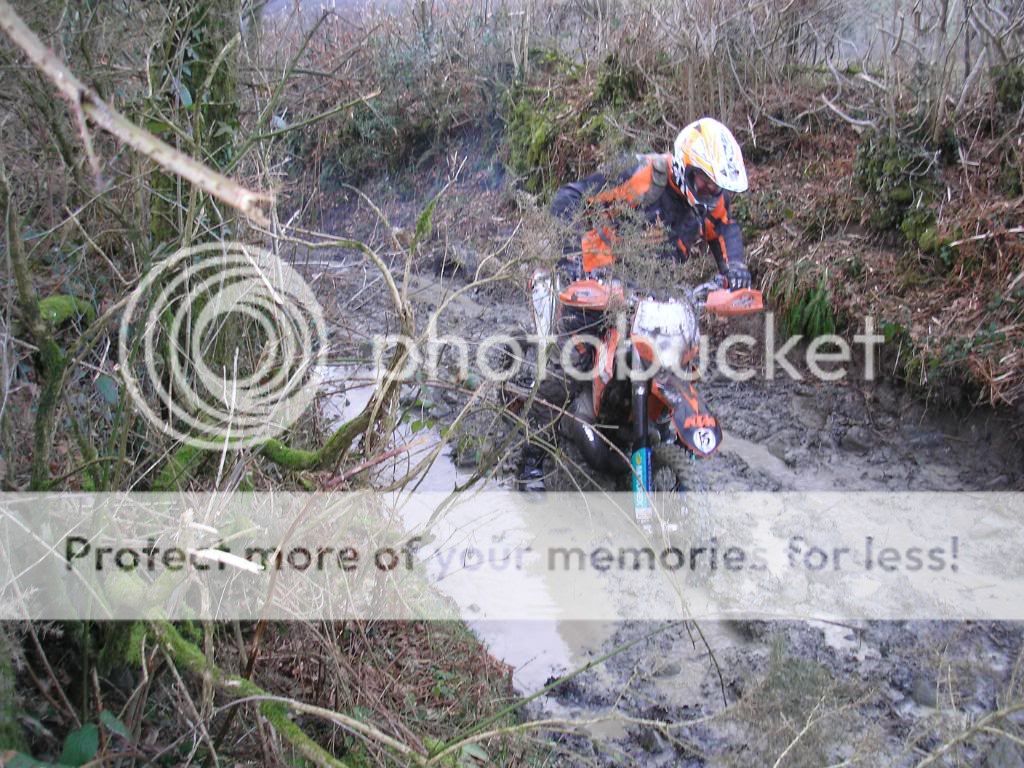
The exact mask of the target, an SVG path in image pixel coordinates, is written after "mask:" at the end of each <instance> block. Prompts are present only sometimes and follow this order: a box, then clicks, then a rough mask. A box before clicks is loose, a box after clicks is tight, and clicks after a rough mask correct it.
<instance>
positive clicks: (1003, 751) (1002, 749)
mask: <svg viewBox="0 0 1024 768" xmlns="http://www.w3.org/2000/svg"><path fill="white" fill-rule="evenodd" d="M983 766H984V768H1024V758H1022V757H1021V754H1020V749H1018V748H1017V746H1016V745H1014V744H1013V742H1011V741H1010V740H1009V739H1000V740H999V741H997V742H996V743H995V746H994V747H992V751H991V752H989V753H988V755H986V757H985V762H984V763H983Z"/></svg>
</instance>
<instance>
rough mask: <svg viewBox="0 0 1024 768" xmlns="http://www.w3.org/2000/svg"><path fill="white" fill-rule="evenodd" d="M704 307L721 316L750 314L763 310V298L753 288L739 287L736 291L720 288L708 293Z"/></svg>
mask: <svg viewBox="0 0 1024 768" xmlns="http://www.w3.org/2000/svg"><path fill="white" fill-rule="evenodd" d="M704 309H705V310H706V311H708V312H711V313H712V314H715V315H720V316H722V317H737V316H739V315H752V314H754V313H756V312H762V311H763V310H764V299H763V297H762V296H761V292H760V291H758V290H755V289H753V288H741V289H739V290H738V291H730V290H729V289H728V288H722V289H720V290H717V291H711V293H709V294H708V298H707V300H706V301H705V302H704Z"/></svg>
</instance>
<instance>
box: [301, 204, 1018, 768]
mask: <svg viewBox="0 0 1024 768" xmlns="http://www.w3.org/2000/svg"><path fill="white" fill-rule="evenodd" d="M389 202H390V205H391V207H390V208H389V211H390V212H392V213H393V214H394V216H393V219H392V223H393V224H394V225H395V227H396V228H397V229H398V230H399V231H402V230H403V229H408V228H409V227H411V226H412V224H413V223H414V221H415V214H416V208H415V207H414V205H413V204H412V203H404V204H403V203H402V202H401V201H400V200H398V199H392V200H391V201H389ZM477 204H478V205H483V206H484V207H487V206H488V204H490V206H491V207H490V211H491V213H492V215H491V216H490V223H491V224H493V226H494V228H495V229H494V231H492V232H490V233H489V234H488V235H487V237H490V238H492V239H493V241H494V242H495V243H498V242H500V240H501V238H502V237H505V236H507V235H508V232H509V231H511V230H512V228H513V226H514V220H513V218H512V217H504V216H503V215H502V214H501V210H502V209H501V207H500V206H499V205H497V204H496V199H495V198H493V197H492V198H486V196H485V197H484V199H483V200H482V201H480V200H478V201H477ZM353 213H354V211H353V208H352V206H351V205H347V206H343V207H342V208H341V209H339V210H338V211H335V212H334V213H333V214H330V215H329V216H328V219H329V220H333V221H334V222H335V225H336V226H338V227H340V226H341V224H342V222H347V223H350V222H351V221H352V220H353V218H355V219H358V215H356V216H355V217H353ZM468 219H469V220H474V219H473V217H472V216H470V217H468ZM373 231H375V230H374V227H373V226H372V225H368V227H367V230H366V232H367V234H368V235H371V234H372V233H373ZM495 247H496V246H495ZM484 253H486V249H485V246H484V245H481V243H480V241H479V240H477V242H476V243H475V244H467V243H461V244H459V245H458V246H457V247H456V246H455V245H453V244H452V242H451V241H449V240H447V239H446V240H445V242H444V243H443V244H438V245H436V246H434V247H432V248H431V249H428V250H427V251H426V252H424V253H420V254H417V258H416V260H415V262H414V264H413V270H412V274H411V276H410V280H409V297H410V301H411V303H412V305H413V307H414V309H415V313H416V316H417V318H418V319H419V322H420V323H421V324H422V323H424V322H425V321H426V319H427V318H429V317H430V316H431V314H432V313H434V312H435V311H437V309H438V308H439V307H442V306H445V304H446V302H450V303H448V304H447V305H446V308H445V309H444V311H443V312H442V313H441V314H440V316H439V317H438V330H439V331H440V332H441V333H442V334H445V335H452V336H461V337H465V338H467V339H469V340H471V341H472V342H473V343H479V341H481V340H482V339H484V338H485V337H486V336H488V335H490V334H493V333H495V332H501V331H506V330H508V329H509V328H510V327H515V326H520V327H523V328H528V327H529V314H528V311H527V309H526V307H527V300H526V295H525V292H524V291H523V289H522V285H523V283H524V282H525V277H526V273H525V269H521V270H520V274H519V276H518V280H517V279H509V280H505V281H502V282H500V283H497V284H490V285H486V286H472V285H470V277H471V276H472V275H473V274H474V273H476V270H477V268H478V267H479V264H480V262H481V261H482V260H483V259H484V258H485V257H484V255H483V254H484ZM706 266H707V265H706ZM314 272H315V274H316V275H317V277H318V280H319V281H320V282H321V284H322V285H321V288H322V289H323V290H326V291H328V292H329V293H330V294H331V295H332V296H334V297H335V298H336V302H335V303H333V305H332V307H331V309H330V312H331V315H332V319H331V323H332V330H333V333H334V341H335V344H336V348H337V350H339V354H338V356H339V357H342V358H346V359H355V360H362V361H364V362H365V361H366V359H367V353H368V350H369V346H370V344H371V341H372V337H373V336H374V335H375V334H381V333H388V332H393V331H394V329H395V323H394V319H393V317H392V316H391V314H390V313H389V311H388V307H389V303H388V302H389V300H388V298H387V295H386V293H385V291H384V289H383V286H382V285H381V284H380V282H379V277H378V276H375V274H374V271H373V269H372V268H367V267H366V265H365V264H364V263H363V262H362V260H361V259H359V258H358V257H356V256H354V255H353V254H347V253H342V252H339V253H332V254H328V255H327V258H325V260H324V262H323V263H322V265H320V266H319V267H317V268H316V269H315V270H314ZM394 272H395V275H396V277H398V276H400V275H401V273H402V261H401V260H400V259H399V258H397V257H396V258H395V260H394ZM705 331H706V332H707V333H708V334H709V335H710V336H711V337H712V340H713V341H712V349H714V342H715V341H718V340H720V339H721V338H722V337H723V335H724V334H725V333H727V332H739V333H749V334H751V335H752V336H754V337H755V338H756V339H758V340H759V341H760V340H763V337H764V324H763V321H762V320H760V319H748V320H743V321H740V322H738V323H733V324H732V325H730V326H727V325H725V324H720V323H707V324H706V327H705ZM777 338H778V336H777ZM781 343H782V342H781V340H780V341H778V342H777V344H776V345H777V346H778V345H781ZM800 351H801V350H800V348H798V349H797V350H796V352H795V353H794V354H793V355H791V358H792V359H797V358H799V357H800ZM886 359H887V358H886V357H885V355H884V354H883V355H882V356H881V360H882V361H883V365H882V366H880V369H879V370H878V371H877V376H876V378H875V379H874V380H873V381H866V380H864V378H863V376H850V377H848V378H847V379H846V380H844V381H839V382H822V381H817V380H815V379H813V378H812V377H810V376H809V375H808V374H807V370H806V368H804V367H800V366H798V371H799V373H800V374H801V375H802V380H793V379H792V378H790V377H789V376H787V375H786V374H785V373H781V372H777V375H776V376H775V378H773V379H766V378H765V377H764V376H760V375H757V376H754V377H753V378H752V379H751V380H749V381H745V382H734V381H729V380H728V379H726V378H725V377H724V376H722V375H721V374H720V373H719V372H718V371H717V369H716V366H715V363H714V360H713V358H712V362H711V365H710V368H709V371H708V374H707V375H706V376H705V378H704V380H703V382H702V384H701V386H702V388H703V391H704V393H705V394H706V396H707V398H708V400H709V403H710V405H711V407H712V409H713V410H714V412H715V413H716V414H717V416H718V417H719V418H720V420H721V421H722V423H723V425H724V431H725V438H724V442H723V445H722V449H721V451H720V453H719V454H718V455H717V456H715V457H714V458H713V459H712V460H709V461H707V462H702V463H700V465H699V473H698V476H699V478H700V482H701V484H702V487H703V488H705V489H707V490H709V491H712V492H714V491H720V490H739V491H742V490H751V491H778V490H860V491H879V490H882V491H908V490H910V491H917V490H930V491H1011V490H1013V491H1019V490H1024V454H1022V447H1021V445H1020V444H1019V443H1018V442H1016V441H1015V439H1014V433H1013V425H1012V423H1011V422H1010V419H1009V417H1008V416H1006V415H1005V414H1003V413H999V412H996V411H993V410H991V409H988V408H983V407H980V408H975V409H968V408H963V409H950V408H946V407H943V408H939V407H934V406H930V405H928V404H927V403H922V402H921V401H920V400H918V399H917V398H916V397H915V396H914V395H913V394H912V393H910V392H908V391H907V390H905V389H903V388H901V387H900V386H898V385H897V384H895V383H893V382H891V381H890V380H888V377H887V373H888V370H887V369H886V368H885V365H886V362H885V361H886ZM732 362H734V363H736V362H741V363H746V364H747V365H748V366H749V367H751V368H753V369H754V370H756V371H760V370H763V367H764V353H763V352H756V351H755V352H752V353H747V356H746V358H745V359H744V360H740V361H737V360H732ZM854 367H855V366H851V368H854ZM466 384H467V382H465V381H462V382H460V381H456V380H454V379H453V380H452V381H450V382H449V384H448V385H444V386H438V385H431V383H430V382H423V383H421V384H419V385H417V386H410V387H407V388H406V389H405V391H404V392H403V399H402V402H403V406H404V408H405V409H406V412H407V413H411V414H412V416H411V419H410V420H409V421H407V424H410V423H414V422H419V428H420V434H421V435H422V434H433V435H436V434H440V432H441V431H442V430H447V429H448V428H450V427H451V425H452V422H453V419H454V418H455V417H456V415H457V414H458V413H459V412H460V409H461V408H462V407H463V406H465V404H466V403H467V402H468V400H469V398H470V397H471V396H472V391H471V390H472V387H471V386H465V385H466ZM490 402H491V403H492V404H493V399H492V400H491V401H490ZM424 429H425V430H427V431H426V432H425V433H424V432H422V430H424ZM514 432H515V430H514V429H513V428H511V427H510V425H509V424H508V422H507V421H503V420H502V419H501V418H500V416H498V415H496V414H495V409H494V408H493V407H491V408H481V409H480V410H479V412H475V413H472V414H470V415H469V416H468V417H467V418H466V419H465V420H464V421H463V422H462V423H461V424H460V426H459V427H458V428H456V429H454V430H452V432H450V433H448V434H447V435H446V437H447V439H448V441H449V446H448V448H447V449H446V451H445V457H444V458H443V459H442V460H440V461H439V462H438V463H437V464H436V465H435V467H434V468H433V469H432V470H431V471H430V472H429V473H428V475H427V477H426V478H425V480H424V485H423V487H426V488H431V489H436V490H442V489H444V490H447V489H451V488H453V487H454V486H455V485H457V484H459V483H461V482H464V481H466V480H467V479H468V478H470V477H471V476H472V474H473V473H474V472H475V471H476V470H477V469H478V468H479V467H480V464H481V462H484V463H487V462H490V461H493V462H494V464H495V466H494V467H493V468H492V469H491V470H489V471H488V472H487V476H488V479H487V480H486V482H490V483H494V484H506V485H507V484H508V483H509V472H510V471H511V470H513V469H514V467H515V464H516V462H517V459H518V455H519V448H520V447H519V445H518V444H516V443H515V441H513V442H512V443H511V444H508V445H506V444H505V443H504V442H503V440H504V439H505V438H507V437H508V436H509V435H511V434H513V433H514ZM406 434H407V436H411V431H408V430H407V432H406ZM495 446H499V447H502V451H503V452H502V453H500V455H497V456H495V455H493V453H489V452H488V451H489V449H491V450H493V449H494V447H495ZM456 464H457V465H458V467H456V466H455V465H456ZM937 514H941V512H940V511H937ZM467 615H468V616H471V613H468V614H467ZM468 623H469V625H470V626H471V628H472V629H473V631H474V632H475V633H476V635H477V637H479V638H480V640H481V641H482V642H483V643H484V644H485V645H486V646H487V647H488V648H489V649H490V650H491V652H492V654H493V655H495V656H496V657H497V658H499V659H501V660H503V661H504V662H506V663H508V664H509V665H510V666H511V667H512V668H513V669H514V673H513V680H514V683H515V685H516V687H517V689H518V690H519V691H520V692H521V693H523V694H524V695H529V694H531V693H533V692H535V691H537V690H539V689H541V688H543V687H544V686H545V685H547V684H550V683H552V682H554V681H555V680H557V679H558V678H559V677H560V676H562V675H565V674H566V673H570V672H572V671H574V670H578V669H581V668H583V667H584V666H586V665H587V664H589V663H591V662H593V661H594V660H595V659H600V658H603V657H605V656H608V655H609V654H610V656H609V657H608V658H607V659H606V660H604V661H603V662H602V663H600V664H598V665H596V666H594V667H593V668H591V669H587V670H586V671H584V672H582V673H581V674H579V675H577V676H575V677H573V678H572V679H571V680H569V681H567V682H565V683H563V684H562V685H559V686H557V687H555V688H554V689H553V690H551V691H550V692H548V693H547V694H546V695H544V696H542V697H540V698H538V699H536V700H535V701H533V702H532V703H531V704H530V705H529V707H528V711H529V713H530V715H531V716H533V717H537V718H540V717H551V716H555V717H562V718H565V719H566V720H567V721H569V722H570V723H578V724H585V725H582V726H581V728H580V732H579V734H568V735H566V734H553V735H552V736H551V743H552V744H553V745H554V747H555V749H556V750H557V752H558V753H559V754H560V756H561V757H560V758H559V759H560V761H561V762H560V764H566V765H583V764H602V765H623V764H635V765H651V766H660V765H761V764H766V765H771V764H773V763H774V762H775V760H776V759H777V758H778V757H779V755H781V754H782V753H783V752H784V751H785V750H786V749H787V748H788V749H790V751H789V752H788V753H787V755H788V757H787V759H786V761H785V762H784V763H783V764H789V765H826V764H848V765H859V764H863V765H914V764H916V763H917V762H918V761H919V760H920V759H921V756H922V755H924V754H926V753H927V752H929V751H932V750H934V749H936V748H937V747H939V746H941V745H942V744H943V743H944V742H945V741H947V740H949V739H952V738H953V737H954V736H955V735H956V734H957V733H959V730H960V729H962V727H963V724H964V720H963V718H964V717H965V716H977V715H979V714H983V713H988V712H992V711H995V710H996V709H997V708H998V707H999V706H1003V705H1005V703H1006V702H1007V701H1010V700H1013V699H1014V697H1015V696H1017V694H1018V693H1019V692H1018V691H1017V686H1018V684H1019V683H1018V679H1017V678H1018V677H1019V675H1015V669H1016V668H1017V664H1018V659H1019V656H1020V654H1021V649H1022V639H1024V629H1022V628H1021V627H1019V626H1016V625H1008V624H994V623H940V622H913V623H910V622H860V623H855V624H834V623H831V624H830V623H825V622H816V621H802V622H798V621H793V622H745V623H724V622H720V623H708V624H706V625H705V624H701V625H700V626H699V627H697V626H694V625H692V624H686V625H666V624H649V623H637V622H631V623H623V622H620V623H592V622H550V621H547V622H519V623H496V622H474V621H472V620H470V621H469V622H468ZM623 646H628V648H625V649H622V647H623ZM665 723H672V724H674V725H673V726H672V727H671V728H667V727H664V725H663V724H665ZM808 723H810V724H811V725H810V726H809V727H807V730H806V732H804V728H805V726H807V724H808ZM802 732H803V735H801V733H802ZM798 737H799V738H798ZM976 744H977V745H980V746H971V747H965V746H964V747H958V749H959V750H960V752H959V753H958V759H960V760H961V761H962V762H963V763H964V764H972V765H987V766H997V765H1009V766H1014V765H1019V764H1024V751H1022V750H1020V749H1019V748H1018V747H1017V746H1016V745H1015V744H1013V743H1012V742H1011V741H1008V740H1006V739H999V738H995V737H993V736H986V737H985V738H983V739H980V740H976ZM791 745H793V746H791ZM844 761H848V762H846V763H844Z"/></svg>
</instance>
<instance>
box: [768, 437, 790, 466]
mask: <svg viewBox="0 0 1024 768" xmlns="http://www.w3.org/2000/svg"><path fill="white" fill-rule="evenodd" d="M767 448H768V453H770V454H771V455H772V456H774V457H775V458H776V459H778V460H779V461H785V460H786V452H787V451H788V450H789V446H788V444H787V441H786V439H785V438H784V437H782V436H779V437H776V438H775V439H774V440H771V441H769V442H768V445H767Z"/></svg>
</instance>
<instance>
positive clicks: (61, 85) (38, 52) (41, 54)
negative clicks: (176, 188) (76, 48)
mask: <svg viewBox="0 0 1024 768" xmlns="http://www.w3.org/2000/svg"><path fill="white" fill-rule="evenodd" d="M0 29H3V31H4V32H5V33H6V34H7V36H8V37H9V38H11V41H12V42H13V43H14V44H15V45H16V46H18V48H20V49H21V50H22V51H23V52H24V53H25V55H26V56H28V58H29V61H31V62H32V63H33V64H34V65H35V66H36V68H37V69H39V70H40V71H41V72H42V73H43V74H44V75H45V76H46V77H47V79H49V80H50V82H52V83H53V85H54V86H55V87H56V88H57V90H58V91H60V94H61V95H62V96H63V97H64V99H65V100H66V101H67V102H68V105H69V108H70V109H71V111H72V114H75V113H76V112H77V111H79V110H80V111H81V112H83V113H84V114H85V115H86V116H88V117H89V118H90V119H91V120H92V121H93V122H94V123H96V125H98V126H99V127H100V128H102V129H103V130H105V131H106V132H107V133H109V134H111V135H112V136H114V137H115V138H117V139H119V140H120V141H122V142H123V143H125V144H127V145H128V146H130V147H131V148H132V149H134V150H135V151H136V152H139V153H140V154H143V155H145V156H146V157H148V158H150V159H151V160H153V161H154V162H156V163H157V164H158V165H160V166H161V167H163V168H165V169H166V170H168V171H170V172H171V173H174V174H176V175H178V176H180V177H182V178H183V179H185V180H187V181H189V182H191V183H192V184H194V185H195V186H196V187H198V188H199V189H202V190H203V191H204V192H206V193H207V194H209V195H212V196H213V197H215V198H217V199H218V200H221V201H223V202H224V203H226V204H227V205H230V206H231V207H232V208H235V209H237V210H238V211H240V212H241V213H242V214H243V215H245V216H247V217H249V218H250V219H252V220H253V221H254V222H256V223H258V224H261V225H263V226H268V225H269V220H268V218H267V215H266V211H265V210H264V209H263V206H264V205H266V204H269V203H271V202H272V201H273V196H272V195H268V194H264V193H258V192H252V191H251V190H248V189H246V188H245V187H243V186H241V185H240V184H237V183H236V182H234V181H232V180H231V179H229V178H228V177H227V176H224V175H222V174H220V173H217V172H216V171H214V170H212V169H210V168H208V167H207V166H205V165H203V164H202V163H200V162H198V161H196V160H193V159H192V158H191V157H189V156H188V155H185V154H183V153H181V152H179V151H178V150H176V149H175V148H174V147H172V146H170V145H169V144H167V143H165V142H163V141H161V140H160V139H158V138H157V137H156V136H154V135H153V134H151V133H150V132H149V131H146V130H143V129H142V128H139V127H138V126H137V125H135V124H134V123H133V122H131V121H130V120H128V118H126V117H125V116H124V115H122V114H121V113H120V112H118V111H117V110H115V109H114V108H112V107H111V106H110V105H108V104H107V103H106V102H105V101H103V99H101V98H100V96H99V94H97V93H96V92H95V91H94V90H92V89H91V88H89V87H88V86H87V85H85V83H83V82H82V81H81V80H79V79H78V78H77V77H75V75H74V73H72V71H71V70H70V69H68V67H67V65H66V64H64V62H62V61H61V60H60V59H59V58H58V57H57V54H56V53H54V52H53V51H52V50H50V49H49V48H48V47H46V45H45V44H44V43H43V42H42V40H40V39H39V37H38V36H37V35H36V34H35V33H34V32H33V31H32V30H31V29H29V27H28V25H26V24H25V22H24V21H22V19H21V17H20V16H18V14H17V13H15V11H14V9H13V8H12V7H11V6H10V4H9V3H8V2H7V0H0ZM83 129H84V126H83ZM86 151H87V152H89V151H90V147H89V144H88V143H86Z"/></svg>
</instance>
